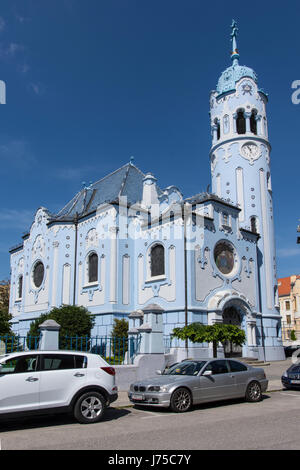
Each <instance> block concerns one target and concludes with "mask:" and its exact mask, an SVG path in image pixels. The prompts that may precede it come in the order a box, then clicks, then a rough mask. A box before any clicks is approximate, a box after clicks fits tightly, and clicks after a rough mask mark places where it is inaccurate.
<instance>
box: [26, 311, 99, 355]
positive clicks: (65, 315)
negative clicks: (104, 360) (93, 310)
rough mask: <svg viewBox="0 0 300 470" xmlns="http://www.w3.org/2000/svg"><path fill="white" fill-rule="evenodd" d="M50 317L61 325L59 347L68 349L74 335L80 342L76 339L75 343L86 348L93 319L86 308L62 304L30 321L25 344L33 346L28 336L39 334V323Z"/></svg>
mask: <svg viewBox="0 0 300 470" xmlns="http://www.w3.org/2000/svg"><path fill="white" fill-rule="evenodd" d="M50 319H51V320H55V321H56V322H57V323H58V324H59V325H60V326H61V328H60V332H59V333H60V334H59V347H60V349H70V348H71V338H75V337H77V338H80V342H78V341H77V345H78V344H79V345H80V349H88V346H89V345H88V341H89V337H90V335H91V330H92V328H93V326H94V324H95V319H94V316H93V315H91V314H90V312H89V311H88V309H86V308H85V307H79V306H77V305H63V306H62V307H59V308H57V307H55V308H53V309H52V310H51V311H50V312H49V313H44V314H42V315H41V316H40V317H39V318H37V319H36V320H34V321H33V322H32V323H31V325H30V329H29V331H28V334H27V346H28V347H29V348H31V347H34V346H33V345H32V346H31V345H30V337H32V336H39V335H40V330H39V325H41V324H42V323H44V321H46V320H50ZM75 345H76V343H75V341H74V340H73V341H72V346H75Z"/></svg>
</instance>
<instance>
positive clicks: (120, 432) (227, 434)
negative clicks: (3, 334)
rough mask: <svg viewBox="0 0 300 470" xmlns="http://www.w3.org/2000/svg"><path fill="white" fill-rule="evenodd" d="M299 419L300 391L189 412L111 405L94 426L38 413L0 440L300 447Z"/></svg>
mask: <svg viewBox="0 0 300 470" xmlns="http://www.w3.org/2000/svg"><path fill="white" fill-rule="evenodd" d="M299 422H300V392H298V391H278V392H273V393H268V394H266V395H265V398H264V400H263V401H262V402H261V403H245V402H244V401H230V402H222V403H218V404H210V405H202V406H197V407H196V408H195V409H194V410H193V411H191V412H189V413H185V414H175V413H170V412H168V411H164V410H163V411H156V410H154V411H149V410H145V409H136V408H126V409H116V408H113V407H112V408H110V409H109V410H108V411H107V415H106V419H105V420H104V421H102V422H101V423H97V424H93V425H80V424H78V423H76V422H74V420H73V419H71V418H68V417H66V416H53V417H50V418H49V417H48V418H42V417H36V418H31V419H30V420H27V421H18V422H9V423H6V424H5V425H3V424H2V425H0V439H1V448H2V449H3V450H5V449H7V450H9V449H11V450H12V449H53V450H54V449H80V450H89V449H98V450H99V449H101V450H107V449H108V450H113V452H114V451H115V450H140V449H153V450H157V449H160V450H167V449H169V450H173V449H179V450H180V449H181V450H185V449H187V450H192V449H300V440H299ZM113 452H112V454H113Z"/></svg>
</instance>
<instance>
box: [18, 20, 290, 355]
mask: <svg viewBox="0 0 300 470" xmlns="http://www.w3.org/2000/svg"><path fill="white" fill-rule="evenodd" d="M237 31H238V30H237V26H236V23H235V21H233V23H232V33H231V39H232V54H231V61H232V63H231V65H230V66H229V67H228V68H227V69H226V70H225V71H224V72H223V73H222V74H221V76H220V78H219V80H218V83H217V86H216V89H215V90H213V91H212V92H211V95H210V121H211V129H212V145H211V150H210V162H211V179H212V181H211V190H212V192H211V193H208V192H205V193H199V194H196V195H194V196H189V197H185V196H184V195H183V194H182V193H181V191H180V189H179V188H177V187H175V186H168V187H167V188H161V187H160V186H159V184H158V181H157V179H156V178H155V176H154V175H153V174H152V173H143V172H142V171H141V170H140V169H138V168H137V167H136V166H135V165H134V162H133V160H131V161H130V162H129V163H128V164H126V165H124V166H123V167H122V168H119V169H117V170H116V171H114V172H113V173H111V174H109V175H107V176H105V177H104V178H102V179H100V180H99V181H97V182H95V183H93V184H91V185H90V186H87V187H84V188H83V189H82V190H81V191H80V192H78V193H77V194H76V195H75V196H74V198H73V199H72V200H71V201H70V202H68V203H67V204H66V205H65V207H63V208H62V209H61V210H60V212H58V213H57V214H51V213H50V212H49V211H48V210H47V209H45V208H43V207H40V208H39V209H38V210H37V212H36V214H35V218H34V220H33V223H32V225H31V227H30V230H29V231H28V233H26V234H25V235H24V236H23V240H22V243H20V244H19V245H18V246H16V247H14V248H12V249H11V250H10V256H11V294H10V312H11V314H12V315H13V329H14V331H15V332H16V333H18V334H20V335H24V334H26V333H27V331H28V329H29V326H30V323H31V321H33V320H34V319H36V318H37V317H39V316H40V315H41V314H42V313H45V312H48V311H50V310H51V309H52V308H53V307H58V306H61V305H63V304H71V305H82V306H84V307H86V308H88V310H89V311H90V312H91V313H92V314H93V315H95V318H96V323H95V327H94V330H93V332H92V333H93V335H99V336H104V335H109V334H110V332H111V329H112V325H113V323H114V319H115V318H128V316H129V315H130V314H131V317H132V315H133V316H134V312H141V311H143V309H145V308H148V307H149V305H152V304H155V305H156V308H157V306H159V308H160V309H161V310H162V311H163V327H164V335H166V336H168V335H170V334H171V333H172V330H173V328H174V327H178V326H184V325H185V324H189V323H191V322H202V323H204V324H213V323H216V322H224V323H231V324H236V325H239V326H240V327H241V328H242V329H243V330H244V331H245V332H246V337H247V342H246V344H245V345H244V346H243V347H242V348H238V347H234V346H233V345H230V344H229V345H228V347H227V350H226V353H227V354H228V355H236V356H247V357H252V358H258V359H266V360H281V359H284V358H285V356H284V352H283V347H282V340H281V321H280V314H279V303H278V292H277V276H276V258H275V240H274V222H273V207H272V187H271V175H270V150H271V147H270V143H269V139H268V126H267V113H266V105H267V102H268V97H267V94H266V93H265V92H264V91H263V90H262V89H260V88H259V85H258V80H257V76H256V74H255V72H254V71H253V70H252V69H251V68H249V67H246V66H242V65H240V64H239V53H238V50H237ZM211 353H212V347H211V345H207V344H204V345H200V347H199V348H198V350H197V354H198V355H199V357H207V356H208V355H211Z"/></svg>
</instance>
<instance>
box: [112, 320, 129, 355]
mask: <svg viewBox="0 0 300 470" xmlns="http://www.w3.org/2000/svg"><path fill="white" fill-rule="evenodd" d="M111 337H112V341H113V349H114V355H115V356H117V357H119V358H120V359H122V358H123V357H124V355H125V352H126V351H127V350H128V321H126V320H125V319H124V318H122V319H120V320H119V319H118V318H115V319H114V326H113V329H112V332H111Z"/></svg>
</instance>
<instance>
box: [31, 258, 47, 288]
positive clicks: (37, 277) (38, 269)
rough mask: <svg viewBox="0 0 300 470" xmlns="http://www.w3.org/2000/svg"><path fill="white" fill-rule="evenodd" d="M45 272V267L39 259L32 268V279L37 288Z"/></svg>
mask: <svg viewBox="0 0 300 470" xmlns="http://www.w3.org/2000/svg"><path fill="white" fill-rule="evenodd" d="M44 274H45V268H44V265H43V263H42V262H41V261H38V262H37V263H36V265H35V266H34V268H33V272H32V279H33V284H34V285H35V287H37V288H39V287H41V285H42V282H43V279H44Z"/></svg>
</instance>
